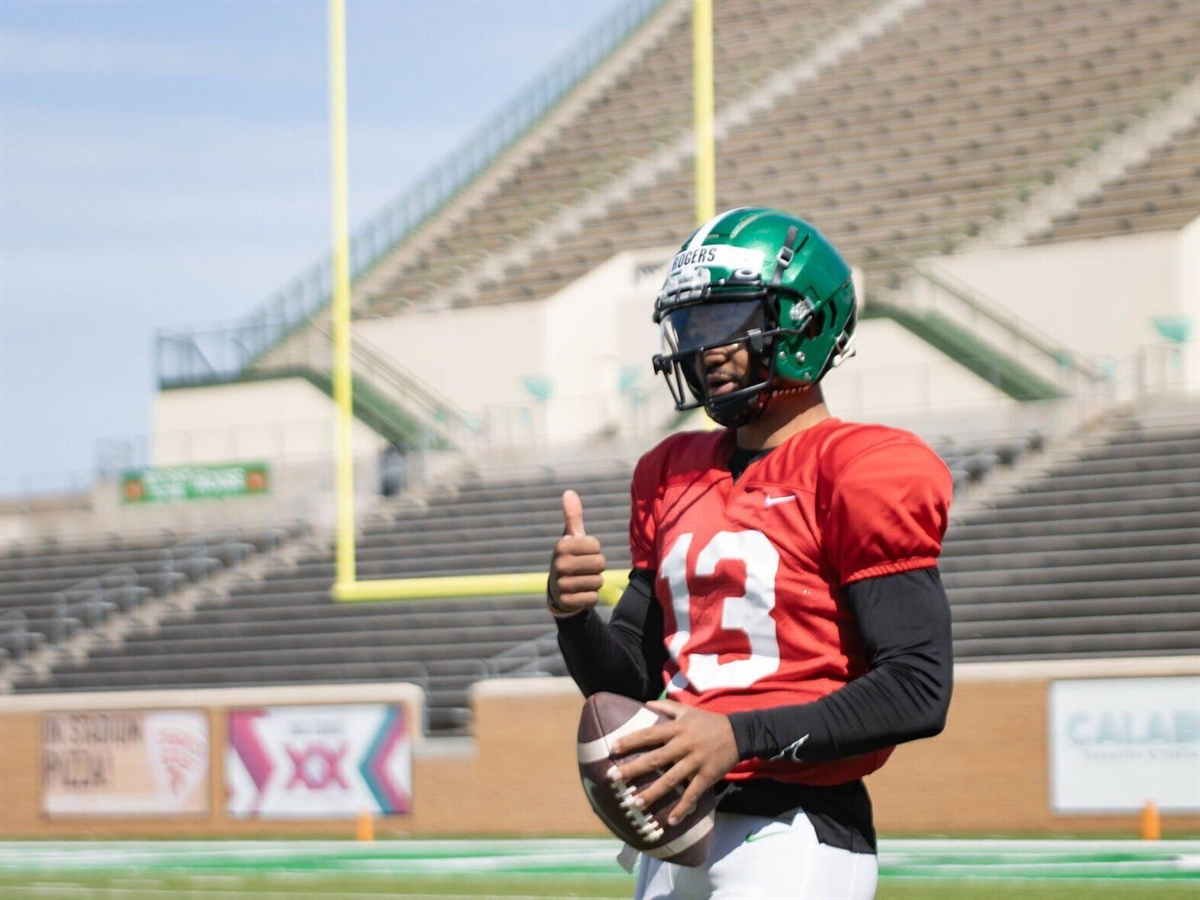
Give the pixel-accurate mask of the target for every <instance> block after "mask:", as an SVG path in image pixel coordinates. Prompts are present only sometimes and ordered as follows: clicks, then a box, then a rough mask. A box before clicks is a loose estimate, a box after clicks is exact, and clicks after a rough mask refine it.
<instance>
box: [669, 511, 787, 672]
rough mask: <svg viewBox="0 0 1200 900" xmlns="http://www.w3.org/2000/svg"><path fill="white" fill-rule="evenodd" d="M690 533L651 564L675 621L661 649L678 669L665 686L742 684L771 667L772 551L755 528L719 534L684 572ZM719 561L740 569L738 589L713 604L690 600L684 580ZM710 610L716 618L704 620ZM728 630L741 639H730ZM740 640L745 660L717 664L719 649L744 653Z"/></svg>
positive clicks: (775, 661)
mask: <svg viewBox="0 0 1200 900" xmlns="http://www.w3.org/2000/svg"><path fill="white" fill-rule="evenodd" d="M693 538H694V534H692V533H690V532H688V533H685V534H681V535H679V537H678V538H677V539H676V540H675V543H674V544H673V545H672V546H671V550H670V552H668V553H667V555H666V556H665V557H664V558H663V560H662V565H661V566H660V569H659V577H660V578H662V579H664V580H666V582H667V586H668V588H669V590H670V592H671V607H672V609H673V610H674V612H675V622H676V631H675V634H674V635H672V636H671V639H670V640H669V641H668V643H667V652H668V653H670V654H671V658H672V659H673V660H674V661H675V664H676V665H677V666H679V672H678V673H676V675H675V677H674V678H672V679H671V683H670V684H669V685H668V686H667V691H668V693H670V692H675V691H682V690H685V689H686V688H687V686H688V684H690V685H691V686H692V688H693V689H694V690H696V691H699V692H704V691H708V690H712V689H714V688H739V687H749V686H750V685H751V684H753V683H754V682H756V681H758V680H759V679H760V678H763V677H765V676H767V675H770V674H771V673H772V672H774V671H775V670H776V669H778V668H779V636H778V634H777V632H776V627H775V619H774V618H773V617H772V616H771V610H773V609H774V608H775V577H776V575H777V573H778V572H779V551H778V550H776V549H775V547H774V546H773V545H772V544H771V542H770V541H769V540H768V539H767V536H766V535H765V534H763V533H762V532H760V531H720V532H718V533H717V534H715V535H713V537H712V540H710V541H709V542H708V543H707V544H706V545H705V546H704V547H703V548H701V549H700V552H699V553H697V554H696V565H695V569H694V570H692V571H691V572H689V571H688V557H689V555H690V552H691V548H692V539H693ZM721 562H741V563H742V564H743V566H744V567H745V569H744V570H745V578H744V580H743V582H742V584H741V585H740V588H738V589H740V591H741V593H740V594H736V595H735V594H733V593H732V592H731V594H730V595H728V596H726V597H725V598H724V599H723V600H722V601H721V602H718V603H713V604H706V605H704V606H701V605H700V604H693V602H692V591H691V588H690V587H689V580H690V579H692V578H709V577H712V576H713V575H715V574H716V571H717V565H718V564H719V563H721ZM732 590H733V589H731V591H732ZM718 615H719V616H720V622H713V621H711V619H712V618H714V617H716V616H718ZM735 634H736V635H744V636H745V637H744V639H739V638H734V637H733V636H734V635H735ZM693 635H695V636H696V637H695V638H693ZM731 638H733V640H732V641H731V640H730V639H731ZM747 641H748V642H749V645H750V655H749V657H748V658H743V659H732V660H727V661H725V662H721V661H720V656H721V654H722V653H724V654H729V653H731V652H739V651H740V652H741V653H744V652H745V642H747ZM735 648H736V649H735Z"/></svg>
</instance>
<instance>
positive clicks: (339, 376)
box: [329, 0, 356, 589]
mask: <svg viewBox="0 0 1200 900" xmlns="http://www.w3.org/2000/svg"><path fill="white" fill-rule="evenodd" d="M329 134H330V145H331V146H330V150H331V160H332V166H331V168H332V171H331V176H332V177H331V181H332V190H333V304H332V309H331V313H332V317H333V402H334V406H335V408H336V410H337V413H336V415H337V429H336V433H335V438H334V458H335V460H336V463H335V464H336V484H337V557H336V559H337V562H336V576H335V577H336V584H339V585H340V584H353V583H354V581H355V580H356V577H355V567H354V552H355V548H354V527H355V526H354V447H353V428H354V388H353V381H352V380H353V377H354V376H353V371H352V368H351V362H350V222H349V210H348V206H349V200H348V196H347V192H348V187H347V182H348V178H347V175H346V4H345V0H329ZM335 589H336V585H335Z"/></svg>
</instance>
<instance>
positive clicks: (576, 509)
mask: <svg viewBox="0 0 1200 900" xmlns="http://www.w3.org/2000/svg"><path fill="white" fill-rule="evenodd" d="M562 507H563V521H564V522H565V523H566V525H567V528H566V531H565V532H564V533H565V534H567V535H568V536H570V537H584V536H586V535H587V531H585V530H584V527H583V501H582V500H580V499H579V495H578V494H577V493H575V492H574V491H564V492H563V496H562Z"/></svg>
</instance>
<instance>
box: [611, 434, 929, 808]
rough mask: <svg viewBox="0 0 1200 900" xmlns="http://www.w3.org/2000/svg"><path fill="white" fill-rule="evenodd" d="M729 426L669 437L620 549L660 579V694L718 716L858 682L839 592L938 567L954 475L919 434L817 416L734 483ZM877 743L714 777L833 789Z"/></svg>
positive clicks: (645, 468) (857, 656) (851, 633)
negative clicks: (833, 756)
mask: <svg viewBox="0 0 1200 900" xmlns="http://www.w3.org/2000/svg"><path fill="white" fill-rule="evenodd" d="M736 442H737V437H736V432H735V431H733V430H731V429H725V430H721V431H713V432H687V433H684V434H676V435H673V436H671V437H669V438H667V439H666V440H664V441H663V442H662V443H660V444H659V445H658V446H657V447H655V448H654V449H653V450H651V451H650V452H648V453H647V454H646V455H645V456H643V457H642V459H641V460H640V461H639V463H638V466H637V470H636V472H635V473H634V476H633V484H632V495H633V512H632V517H631V521H630V528H629V532H630V546H631V550H632V555H633V565H634V567H636V568H642V569H654V570H656V571H657V572H658V580H657V582H656V584H655V596H656V597H657V599H658V602H659V603H660V604H662V607H663V611H664V615H663V628H664V638H663V639H664V641H665V642H666V648H667V653H668V658H667V662H666V665H665V668H664V673H663V674H664V682H665V683H666V684H667V693H668V696H669V697H670V698H671V699H673V700H678V701H680V702H682V703H685V704H687V705H689V706H696V707H700V708H702V709H708V710H712V711H714V712H720V713H732V712H738V711H743V710H751V709H764V708H769V707H775V706H784V705H790V704H797V703H807V702H810V701H813V700H816V699H818V698H820V697H823V696H824V695H826V694H828V693H830V692H831V691H834V690H836V689H837V688H839V687H841V686H842V685H844V684H846V683H847V682H849V681H851V680H853V679H855V678H858V677H859V676H861V675H864V674H865V673H866V672H867V671H868V668H869V666H868V662H867V659H866V654H865V651H864V649H863V642H862V637H861V634H860V632H859V629H858V626H857V623H856V622H855V620H854V617H853V615H852V614H851V612H850V611H849V609H847V607H846V600H845V595H844V592H843V587H844V586H845V585H847V584H851V583H853V582H855V581H859V580H861V579H863V578H873V577H876V576H879V575H889V574H893V573H896V572H906V571H909V570H911V569H919V568H927V567H929V566H933V565H936V564H937V558H938V554H939V553H940V552H941V546H942V537H943V535H944V534H945V531H946V522H947V515H948V512H949V508H950V497H951V491H952V482H951V478H950V473H949V471H948V470H947V469H946V466H945V464H944V463H943V462H942V461H941V459H939V458H938V456H937V455H936V454H935V453H934V452H933V451H932V450H931V449H930V448H929V447H928V446H927V445H926V444H925V443H924V442H923V441H922V440H921V439H920V438H918V437H916V436H915V435H913V434H910V433H908V432H906V431H899V430H897V429H894V428H887V427H884V426H880V425H858V424H852V423H849V422H842V421H840V420H838V419H825V420H823V421H821V422H819V423H818V424H816V425H815V426H813V427H811V428H808V429H806V430H805V431H802V432H800V433H798V434H796V435H793V436H792V437H790V438H789V439H788V440H786V441H784V442H783V443H782V444H780V445H779V446H778V447H776V448H775V449H774V450H772V451H771V452H770V453H769V454H767V455H766V456H764V457H762V458H760V459H757V460H755V461H754V462H753V463H751V464H750V466H749V467H748V468H747V469H746V471H745V473H744V474H743V475H742V476H741V478H739V479H738V481H737V482H736V483H735V482H734V481H733V477H732V475H731V474H730V472H729V466H728V460H729V458H730V456H731V455H732V453H733V451H734V450H735V448H736ZM891 752H892V751H891V749H887V750H880V751H877V752H874V753H868V754H865V755H862V756H857V757H852V758H848V759H842V760H835V761H831V762H805V763H794V762H788V761H778V762H776V761H768V760H761V759H752V760H747V761H745V762H742V763H739V764H738V765H737V766H736V767H735V768H734V769H733V771H732V772H731V773H730V774H729V775H728V776H727V777H728V778H730V779H733V780H739V779H744V778H753V777H770V778H774V779H778V780H780V781H792V782H800V783H804V784H814V785H829V784H841V783H844V782H847V781H851V780H853V779H856V778H861V777H862V776H864V775H867V774H869V773H870V772H873V771H875V770H876V769H878V768H879V767H880V766H881V765H883V763H884V762H885V761H886V760H887V758H888V756H889V755H890V754H891Z"/></svg>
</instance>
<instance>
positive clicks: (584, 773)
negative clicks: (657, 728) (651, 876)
mask: <svg viewBox="0 0 1200 900" xmlns="http://www.w3.org/2000/svg"><path fill="white" fill-rule="evenodd" d="M666 721H668V718H667V717H666V716H663V715H661V714H659V713H656V712H655V711H654V710H652V709H650V708H649V707H647V706H645V705H644V704H642V703H640V702H638V701H637V700H631V699H630V698H629V697H622V696H620V695H619V694H609V693H603V692H602V693H598V694H593V695H592V696H591V697H589V698H588V699H587V701H586V702H585V703H584V704H583V712H582V713H581V714H580V717H579V736H578V744H577V746H576V750H577V758H578V760H579V777H580V779H581V780H582V781H583V790H584V793H585V794H587V798H588V802H589V803H590V804H591V805H592V809H593V810H595V812H596V815H598V816H599V817H600V819H601V821H603V822H604V824H605V825H607V826H608V829H609V830H610V831H611V832H612V833H613V834H615V835H616V836H617V837H619V838H620V839H621V840H623V841H624V842H625V843H627V844H629V846H631V847H633V848H634V849H635V850H640V851H641V852H642V853H647V854H649V855H650V856H653V857H656V858H657V859H661V860H665V861H667V862H672V863H679V864H680V865H684V866H699V865H703V863H704V861H705V860H706V859H707V858H708V851H709V849H710V848H711V846H712V841H713V818H714V815H715V805H716V800H715V795H714V794H713V791H712V789H711V788H710V789H709V790H707V791H705V792H704V794H703V796H702V797H701V798H700V802H699V803H697V804H696V808H695V809H694V810H692V812H691V813H690V814H689V815H687V816H685V817H684V818H683V819H682V820H681V821H680V822H679V823H678V824H677V825H668V824H667V814H668V813H669V812H670V811H671V809H672V807H674V806H675V804H676V803H678V802H679V798H680V797H681V796H682V795H683V787H682V786H680V787H676V788H675V790H673V791H672V792H670V793H669V794H667V795H666V796H665V797H663V798H662V799H661V800H659V801H658V802H657V803H655V804H654V805H653V806H651V807H650V808H648V809H638V808H637V807H636V806H634V805H633V797H634V794H635V792H636V791H638V790H640V789H642V788H645V787H647V786H649V785H650V784H653V783H654V781H655V779H657V778H658V777H659V775H661V774H662V770H661V769H656V770H655V771H653V772H649V773H647V774H646V775H643V776H642V777H640V778H636V779H634V780H633V781H632V782H631V783H629V784H626V783H625V782H623V781H610V780H609V778H608V772H609V770H610V769H611V768H612V767H613V766H620V765H621V764H622V763H624V762H630V761H632V760H634V759H637V758H638V757H639V756H641V755H642V753H643V752H644V751H642V750H635V751H633V752H632V753H623V754H621V755H620V756H614V755H613V752H612V749H611V745H612V742H613V741H615V740H616V739H617V738H618V737H620V736H622V735H625V734H630V733H632V732H634V731H641V730H642V729H643V728H649V727H650V726H651V725H654V724H657V723H658V722H666Z"/></svg>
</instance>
